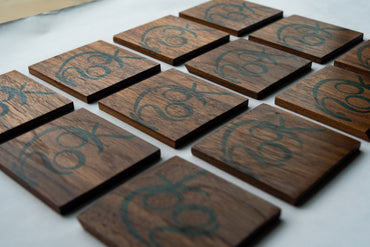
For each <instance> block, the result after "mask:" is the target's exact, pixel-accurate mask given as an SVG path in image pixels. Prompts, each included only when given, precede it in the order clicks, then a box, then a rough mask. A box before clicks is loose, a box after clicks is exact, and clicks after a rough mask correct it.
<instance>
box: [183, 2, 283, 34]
mask: <svg viewBox="0 0 370 247" xmlns="http://www.w3.org/2000/svg"><path fill="white" fill-rule="evenodd" d="M179 15H180V17H183V18H186V19H189V20H191V21H195V22H199V23H201V24H203V25H207V26H210V27H213V28H217V29H220V30H222V31H225V32H228V33H230V34H232V35H235V36H242V35H245V34H247V33H249V32H251V31H253V30H255V29H257V28H261V27H262V26H264V25H266V24H268V23H271V22H273V21H275V20H277V19H280V18H281V17H283V11H281V10H278V9H273V8H270V7H266V6H262V5H259V4H255V3H251V2H247V1H243V0H213V1H209V2H206V3H203V4H200V5H198V6H195V7H193V8H190V9H187V10H184V11H182V12H180V14H179Z"/></svg>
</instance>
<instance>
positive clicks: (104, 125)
mask: <svg viewBox="0 0 370 247" xmlns="http://www.w3.org/2000/svg"><path fill="white" fill-rule="evenodd" d="M159 156H160V151H159V149H158V148H156V147H154V146H153V145H151V144H149V143H147V142H145V141H143V140H141V139H139V138H137V137H135V136H134V135H132V134H131V133H128V132H126V131H124V130H122V129H121V128H119V127H117V126H115V125H113V124H111V123H109V122H107V121H106V120H104V119H102V118H100V117H98V116H96V115H95V114H92V113H90V112H88V111H87V110H85V109H80V110H78V111H74V112H72V113H70V114H67V115H65V116H64V117H61V118H59V119H57V120H54V121H52V122H50V123H48V124H46V125H44V126H41V127H39V128H37V129H35V130H32V131H30V132H28V133H26V134H24V135H21V136H19V137H17V138H15V139H13V140H11V141H8V142H6V143H4V144H2V145H0V169H1V170H3V171H4V172H5V173H6V174H7V175H8V176H10V177H12V178H13V179H14V180H16V181H17V182H18V183H20V184H21V185H22V186H24V187H25V188H26V189H27V190H29V191H30V192H31V193H33V194H34V195H35V196H37V197H38V198H39V199H41V200H42V201H43V202H45V203H46V204H47V205H49V206H50V207H51V208H52V209H54V210H55V211H57V212H58V213H61V214H65V213H68V212H70V211H71V210H73V209H74V208H75V207H77V206H80V204H81V203H83V202H84V201H86V200H87V199H90V197H93V196H95V194H97V193H100V192H101V191H103V190H105V189H107V188H108V187H110V186H112V184H113V183H117V182H118V181H120V180H121V181H122V179H126V178H127V177H129V176H130V175H132V173H133V172H135V170H138V169H142V168H143V166H145V165H146V163H147V162H150V161H151V160H154V159H157V158H159Z"/></svg>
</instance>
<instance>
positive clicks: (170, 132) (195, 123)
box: [99, 69, 248, 148]
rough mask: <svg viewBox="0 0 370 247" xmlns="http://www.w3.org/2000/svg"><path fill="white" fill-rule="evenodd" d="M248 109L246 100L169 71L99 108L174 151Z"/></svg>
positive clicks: (187, 75)
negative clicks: (172, 148)
mask: <svg viewBox="0 0 370 247" xmlns="http://www.w3.org/2000/svg"><path fill="white" fill-rule="evenodd" d="M247 106H248V99H246V98H244V97H241V96H239V95H237V94H235V93H233V92H231V91H229V90H225V89H222V88H220V87H218V86H216V85H212V84H210V83H208V82H205V81H203V80H201V79H198V78H196V77H193V76H191V75H189V74H185V73H183V72H181V71H178V70H175V69H170V70H167V71H165V72H162V73H160V74H158V75H156V76H153V77H151V78H149V79H147V80H145V81H142V82H140V83H138V84H136V85H133V86H131V87H129V88H126V89H124V90H122V91H120V92H118V93H115V94H113V95H111V96H109V97H107V98H105V99H103V100H101V101H99V108H100V109H101V110H103V111H105V112H107V113H109V114H111V115H112V116H114V117H116V118H118V119H120V120H122V121H124V122H127V123H128V124H130V125H132V126H134V127H135V128H138V129H140V130H142V131H144V132H145V133H147V134H149V135H151V136H153V137H155V138H157V139H158V140H160V141H162V142H164V143H166V144H167V145H170V146H171V147H174V148H179V147H180V146H182V145H184V144H186V143H187V142H189V141H191V140H192V139H194V138H196V137H197V136H199V135H200V134H203V133H205V132H206V131H207V130H209V129H210V128H211V127H213V126H217V125H218V124H219V122H222V121H224V120H225V119H228V118H229V117H231V116H233V115H235V114H236V113H238V112H240V111H241V110H244V109H246V107H247Z"/></svg>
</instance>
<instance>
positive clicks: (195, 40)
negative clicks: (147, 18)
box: [113, 15, 229, 65]
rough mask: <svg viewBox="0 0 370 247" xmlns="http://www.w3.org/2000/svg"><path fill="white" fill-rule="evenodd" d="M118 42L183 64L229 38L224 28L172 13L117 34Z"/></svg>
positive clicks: (116, 40) (170, 61)
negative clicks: (196, 21) (216, 27)
mask: <svg viewBox="0 0 370 247" xmlns="http://www.w3.org/2000/svg"><path fill="white" fill-rule="evenodd" d="M113 40H114V42H116V43H118V44H121V45H124V46H127V47H129V48H131V49H134V50H137V51H139V52H141V53H144V54H146V55H149V56H151V57H154V58H156V59H159V60H161V61H163V62H165V63H168V64H172V65H179V64H181V63H183V62H185V61H187V60H189V59H191V58H193V57H195V56H198V55H200V54H202V53H204V52H206V51H209V50H211V49H213V48H215V47H217V46H219V45H222V44H224V43H226V42H228V41H229V35H227V34H226V33H224V32H222V31H218V30H216V29H213V28H210V27H207V26H204V25H201V24H198V23H195V22H192V21H188V20H185V19H183V18H178V17H175V16H172V15H169V16H165V17H163V18H160V19H158V20H155V21H152V22H149V23H147V24H144V25H142V26H139V27H135V28H133V29H130V30H128V31H125V32H122V33H119V34H117V35H115V36H114V38H113Z"/></svg>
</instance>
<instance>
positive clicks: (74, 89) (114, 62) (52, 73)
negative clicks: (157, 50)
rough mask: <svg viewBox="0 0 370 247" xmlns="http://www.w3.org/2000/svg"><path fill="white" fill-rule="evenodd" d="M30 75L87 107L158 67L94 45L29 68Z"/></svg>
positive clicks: (115, 49) (111, 47) (118, 50)
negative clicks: (76, 99) (84, 103)
mask: <svg viewBox="0 0 370 247" xmlns="http://www.w3.org/2000/svg"><path fill="white" fill-rule="evenodd" d="M29 71H30V73H31V74H33V75H35V76H37V77H39V78H40V79H42V80H44V81H47V82H48V83H50V84H52V85H54V86H55V87H57V88H59V89H61V90H63V91H65V92H67V93H69V94H71V95H73V96H74V97H76V98H78V99H80V100H82V101H84V102H87V103H91V102H94V101H96V100H99V99H101V98H103V97H105V96H107V95H109V94H111V93H114V92H116V91H118V90H120V89H122V88H124V87H127V86H129V85H131V84H133V83H136V82H138V81H140V80H142V79H144V78H147V77H149V76H151V75H154V74H156V73H158V72H160V65H159V64H158V63H155V62H153V61H150V60H148V59H146V58H144V57H141V56H138V55H137V54H134V53H131V52H128V51H127V50H124V49H121V48H118V47H117V46H114V45H111V44H109V43H106V42H104V41H97V42H94V43H91V44H88V45H85V46H82V47H80V48H77V49H74V50H72V51H69V52H66V53H63V54H61V55H59V56H55V57H53V58H50V59H47V60H45V61H42V62H39V63H37V64H34V65H31V66H29Z"/></svg>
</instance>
